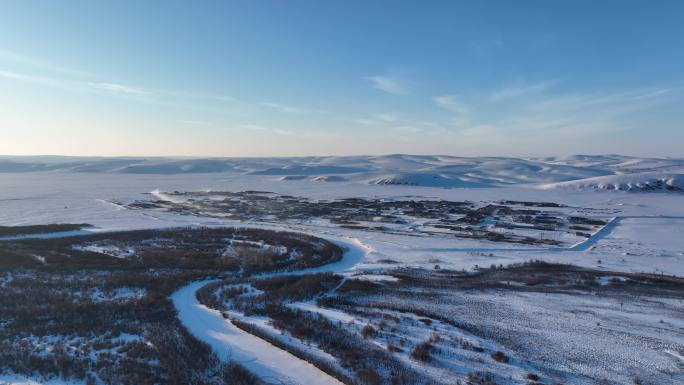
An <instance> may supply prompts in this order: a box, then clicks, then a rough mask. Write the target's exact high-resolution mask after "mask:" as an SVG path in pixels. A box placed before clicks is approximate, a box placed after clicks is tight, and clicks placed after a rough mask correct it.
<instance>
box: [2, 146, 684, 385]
mask: <svg viewBox="0 0 684 385" xmlns="http://www.w3.org/2000/svg"><path fill="white" fill-rule="evenodd" d="M388 159H389V160H388ZM397 159H398V158H386V159H385V160H383V161H387V162H389V161H390V160H391V163H393V164H394V162H397ZM418 160H420V162H426V161H427V160H425V158H416V159H409V158H404V159H403V160H402V162H409V161H411V162H414V161H415V162H417V161H418ZM365 161H366V160H363V159H360V160H356V161H352V160H350V159H347V160H344V159H343V160H342V161H340V163H338V162H336V161H333V160H327V161H325V162H329V163H330V164H328V165H327V166H325V167H329V168H323V166H321V165H319V166H313V165H309V166H306V167H304V166H301V167H300V166H298V167H300V168H297V169H291V168H288V169H287V170H288V171H287V172H285V171H282V170H280V169H279V167H280V166H278V164H277V162H276V163H274V164H273V165H271V166H270V167H268V168H265V169H262V170H261V171H259V168H260V167H262V164H263V162H261V161H258V162H256V163H255V164H252V165H251V166H250V167H251V168H250V169H249V170H247V169H245V170H242V171H240V172H235V171H229V172H224V171H221V172H211V173H182V174H179V173H178V172H175V171H174V172H168V173H165V174H144V175H141V174H138V173H122V172H118V171H117V172H110V171H108V172H107V173H106V176H105V174H104V173H103V172H102V171H99V172H74V171H49V172H48V171H46V170H41V171H35V172H33V171H32V172H21V173H5V174H0V180H1V181H2V182H3V183H5V185H6V186H7V188H3V189H2V190H1V191H0V225H2V226H5V227H2V229H1V230H2V237H1V238H0V257H1V258H0V269H2V271H0V286H1V287H2V289H3V290H2V292H1V293H2V294H1V295H0V300H2V302H3V306H2V309H3V310H2V313H0V333H2V336H3V347H2V349H1V350H0V352H1V354H3V359H2V366H0V372H1V373H2V374H1V375H2V377H0V379H2V381H6V382H10V383H21V382H25V383H30V381H33V382H34V383H50V384H57V383H73V384H106V383H131V384H142V383H150V384H153V383H178V384H181V383H205V384H222V383H240V384H241V383H244V384H250V383H255V384H258V383H283V382H285V383H313V382H316V383H348V384H384V383H392V384H401V383H403V384H413V383H425V384H442V383H445V384H453V383H458V382H460V383H462V384H500V385H504V384H528V383H544V384H556V383H561V384H594V383H602V384H634V383H637V382H638V383H642V384H678V383H680V382H682V381H684V379H683V378H682V376H681V373H682V369H683V367H684V366H683V365H684V356H683V353H682V352H683V351H684V341H683V340H682V333H683V332H684V318H682V313H681V308H682V306H684V305H683V303H682V301H683V299H684V298H682V292H684V286H682V285H683V283H682V280H681V279H682V278H681V277H682V276H684V244H682V243H681V241H680V240H681V238H682V237H681V235H682V234H681V231H682V228H684V195H682V194H680V193H679V192H677V191H676V190H672V189H671V190H667V189H665V190H663V191H657V192H655V191H650V192H636V191H634V190H632V191H616V190H615V189H613V190H611V191H586V190H584V189H568V188H564V187H563V188H561V187H558V188H555V187H554V188H549V186H541V185H538V184H536V182H534V183H531V184H530V183H522V182H520V180H522V178H519V181H518V182H515V183H514V184H511V183H510V181H509V183H507V184H501V183H498V182H497V183H496V184H491V183H490V184H489V185H487V186H484V185H480V186H477V187H474V186H468V187H465V188H451V187H454V186H450V188H444V186H441V187H425V186H418V185H412V184H388V183H368V180H369V179H366V178H365V177H361V175H362V174H364V173H366V172H368V171H367V170H366V169H364V168H363V167H361V166H360V165H359V164H360V163H359V162H365ZM440 161H441V160H438V159H437V160H430V162H433V163H435V162H440ZM450 161H451V162H453V161H454V160H450ZM585 161H586V162H589V163H591V159H589V160H587V159H585ZM311 162H312V163H313V164H314V165H315V164H316V162H315V161H311ZM321 162H324V161H323V160H321ZM345 162H346V163H345ZM349 162H351V163H349ZM354 162H356V163H354ZM374 162H379V160H374ZM545 162H549V161H545ZM552 162H556V163H558V162H560V163H558V164H560V165H561V166H563V167H566V166H567V165H564V164H561V163H562V161H560V160H554V161H552ZM573 162H579V160H573ZM504 163H505V162H504ZM504 163H499V165H500V167H504V168H506V167H509V166H510V165H507V164H504ZM665 163H667V162H664V161H662V162H660V163H658V165H657V167H663V168H667V167H670V168H671V167H678V166H676V165H674V166H673V165H669V164H665ZM354 164H356V165H354ZM375 164H376V165H377V164H379V163H375ZM421 164H423V163H421ZM483 164H488V165H489V166H487V167H490V166H491V165H492V164H493V163H491V161H487V162H484V163H483ZM646 164H647V163H646V162H645V161H644V162H641V163H638V164H637V165H636V166H634V167H637V168H638V167H642V166H643V167H646ZM639 165H641V166H639ZM433 166H434V167H437V166H436V165H433ZM518 166H519V164H518ZM518 166H516V167H518ZM652 166H653V165H652ZM307 167H308V168H307ZM439 167H441V166H439ZM449 167H455V166H453V165H452V166H449ZM497 167H499V166H497ZM572 167H579V168H582V167H588V166H587V165H578V164H575V165H574V166H572ZM592 167H593V166H592ZM597 167H598V166H597ZM600 167H604V169H605V167H608V168H610V167H614V166H600ZM600 167H599V168H600ZM615 167H617V166H615ZM649 167H650V166H649ZM653 167H656V166H653ZM281 168H282V167H281ZM360 169H362V170H366V171H360ZM264 170H267V171H264ZM268 170H270V171H268ZM565 170H566V171H567V170H569V169H567V168H566V169H565ZM620 170H623V171H624V170H625V169H624V168H620ZM294 171H296V172H297V173H299V174H297V175H300V174H304V173H305V172H315V174H316V176H328V177H332V176H339V177H340V178H337V179H336V178H330V179H329V180H327V181H326V180H320V179H316V178H309V177H306V178H283V176H284V175H285V176H286V175H289V174H288V173H289V172H294ZM576 171H577V170H575V171H573V172H576ZM604 171H605V170H604ZM632 171H634V170H632ZM372 172H377V173H382V172H384V171H382V170H380V171H378V170H375V171H372ZM611 172H614V171H611ZM649 172H650V171H649ZM293 175H295V174H293ZM364 175H365V174H364ZM58 181H59V183H58ZM482 181H483V179H482V178H480V180H479V182H478V183H483V182H482ZM471 182H472V183H474V181H471ZM92 186H96V187H95V188H93V187H92ZM55 224H56V225H55ZM189 357H195V358H194V359H190V358H189ZM196 357H202V358H201V359H197V358H196Z"/></svg>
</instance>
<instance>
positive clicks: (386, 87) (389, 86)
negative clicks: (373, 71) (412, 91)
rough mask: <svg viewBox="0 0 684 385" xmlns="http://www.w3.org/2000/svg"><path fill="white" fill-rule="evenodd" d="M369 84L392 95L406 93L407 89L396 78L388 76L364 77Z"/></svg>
mask: <svg viewBox="0 0 684 385" xmlns="http://www.w3.org/2000/svg"><path fill="white" fill-rule="evenodd" d="M365 79H366V80H367V81H368V82H370V83H371V86H372V87H373V88H375V89H378V90H380V91H384V92H387V93H390V94H393V95H406V94H408V90H407V89H406V87H405V86H404V85H402V84H401V83H400V82H399V81H398V80H397V79H395V78H392V77H388V76H368V77H366V78H365Z"/></svg>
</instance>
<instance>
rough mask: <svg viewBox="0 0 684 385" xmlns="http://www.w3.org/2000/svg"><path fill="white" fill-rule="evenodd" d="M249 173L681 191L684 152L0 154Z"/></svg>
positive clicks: (42, 161) (136, 170)
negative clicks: (634, 154)
mask: <svg viewBox="0 0 684 385" xmlns="http://www.w3.org/2000/svg"><path fill="white" fill-rule="evenodd" d="M32 172H71V173H118V174H159V175H176V174H207V173H221V174H232V175H251V176H258V177H263V178H271V179H275V180H279V181H282V182H283V183H287V182H288V181H290V182H291V181H310V182H321V181H328V182H332V181H335V182H348V183H363V184H370V185H409V186H425V187H440V188H480V187H497V186H507V185H530V186H541V187H543V188H577V189H592V190H594V189H596V190H626V191H652V190H664V191H681V190H682V189H681V185H682V182H681V180H682V175H684V159H673V158H637V157H629V156H622V155H575V156H571V157H566V158H555V157H554V158H511V157H457V156H432V155H401V154H397V155H384V156H344V157H339V156H325V157H293V158H211V159H190V158H78V157H52V156H41V157H0V173H32Z"/></svg>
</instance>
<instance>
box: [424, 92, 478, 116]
mask: <svg viewBox="0 0 684 385" xmlns="http://www.w3.org/2000/svg"><path fill="white" fill-rule="evenodd" d="M432 101H433V102H434V103H435V105H437V107H440V108H443V109H445V110H448V111H451V112H455V113H458V114H467V113H468V112H470V109H469V108H468V107H467V106H466V105H465V104H464V103H463V102H461V101H460V100H459V99H458V97H456V95H441V96H435V97H433V98H432Z"/></svg>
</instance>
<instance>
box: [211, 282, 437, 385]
mask: <svg viewBox="0 0 684 385" xmlns="http://www.w3.org/2000/svg"><path fill="white" fill-rule="evenodd" d="M340 282H341V277H339V276H337V275H334V274H330V273H324V274H310V275H301V276H298V275H291V276H275V277H271V278H266V279H260V280H254V281H253V282H251V285H252V286H253V287H254V288H256V289H258V290H261V291H263V293H262V294H259V295H250V296H240V295H237V296H235V297H233V298H232V301H231V302H230V303H229V304H228V306H230V308H231V309H237V310H239V311H241V312H243V313H245V314H247V315H258V316H267V317H269V318H270V319H271V322H272V325H273V327H275V328H276V329H279V330H282V331H284V332H286V333H287V334H289V335H291V336H292V337H295V338H297V339H300V340H302V341H306V342H308V343H313V344H315V345H316V346H317V347H318V348H320V349H322V350H324V351H325V352H327V353H329V354H330V355H332V356H333V357H335V358H337V360H338V362H339V365H341V367H343V368H345V369H347V370H348V371H349V372H351V373H354V374H355V376H354V378H353V379H351V381H350V380H349V379H347V380H346V381H345V375H344V374H343V373H344V372H343V371H340V370H339V369H337V368H336V367H335V366H334V365H332V364H331V363H329V362H327V361H324V360H321V359H320V358H318V357H315V356H312V355H311V354H309V353H307V352H303V351H301V350H300V349H298V348H297V347H294V346H290V345H288V344H287V343H285V342H284V341H283V340H282V339H280V338H278V337H277V336H273V335H271V334H270V333H269V332H267V331H265V330H261V329H260V328H259V327H257V326H255V325H252V324H249V323H245V322H240V321H235V320H234V321H232V322H233V323H234V324H235V325H236V326H238V327H240V328H242V329H244V330H246V331H248V332H249V333H252V334H255V335H257V336H259V337H261V338H264V339H266V340H268V341H270V342H271V343H273V344H274V345H276V346H279V347H281V348H283V349H286V350H288V351H290V352H292V353H293V354H295V355H297V356H299V357H301V358H303V359H306V360H307V361H309V362H311V363H313V364H314V365H316V366H318V367H319V368H320V369H321V370H323V371H325V372H327V373H329V374H331V375H333V376H335V377H336V378H338V379H340V380H341V381H343V382H346V383H353V384H364V385H365V384H428V383H431V381H429V380H427V379H425V378H424V377H422V376H420V375H419V374H418V373H417V372H415V371H414V370H413V369H411V368H410V367H408V366H407V365H405V364H404V363H402V362H401V361H400V360H399V359H398V358H396V357H394V356H393V355H392V354H391V353H390V352H388V351H386V350H385V349H383V348H381V347H379V346H377V345H376V344H374V343H372V342H369V341H365V339H366V338H373V337H375V336H376V335H377V330H375V328H373V327H372V326H370V325H367V327H366V328H364V329H363V330H364V331H363V333H362V335H360V334H358V333H356V332H352V331H349V330H347V328H345V327H344V325H342V324H341V323H335V322H332V321H330V320H328V319H327V318H326V317H324V316H321V315H318V314H314V313H311V312H307V311H302V310H299V309H292V308H290V307H288V306H286V305H283V303H284V302H287V301H302V300H308V299H311V298H314V297H315V296H316V295H318V294H321V293H325V292H328V291H329V290H331V289H333V288H335V287H337V286H339V284H340ZM222 285H229V287H230V288H235V287H236V286H235V285H236V281H228V282H216V283H214V284H211V285H207V286H205V287H204V288H203V289H201V290H200V291H199V292H198V299H199V300H200V302H202V303H204V304H205V305H207V306H209V307H214V308H216V309H219V310H225V308H224V307H223V306H224V305H225V304H226V302H221V301H219V300H217V296H216V295H215V293H221V292H222V290H221V287H222ZM230 292H231V293H233V292H234V291H233V290H232V289H231V290H230Z"/></svg>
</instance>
